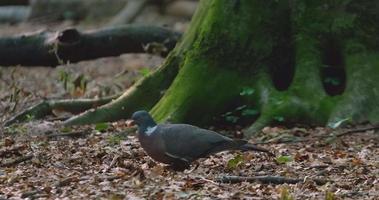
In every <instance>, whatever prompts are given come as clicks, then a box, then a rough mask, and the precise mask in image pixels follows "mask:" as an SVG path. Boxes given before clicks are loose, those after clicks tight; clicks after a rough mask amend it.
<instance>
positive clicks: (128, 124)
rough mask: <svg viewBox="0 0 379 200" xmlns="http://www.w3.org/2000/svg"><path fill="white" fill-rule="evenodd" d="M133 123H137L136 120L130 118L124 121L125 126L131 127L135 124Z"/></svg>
mask: <svg viewBox="0 0 379 200" xmlns="http://www.w3.org/2000/svg"><path fill="white" fill-rule="evenodd" d="M135 125H137V124H136V121H134V120H132V119H131V120H127V121H126V126H127V127H132V126H135Z"/></svg>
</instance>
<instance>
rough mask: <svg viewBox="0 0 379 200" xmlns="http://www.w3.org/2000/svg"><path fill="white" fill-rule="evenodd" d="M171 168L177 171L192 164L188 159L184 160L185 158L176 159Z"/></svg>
mask: <svg viewBox="0 0 379 200" xmlns="http://www.w3.org/2000/svg"><path fill="white" fill-rule="evenodd" d="M170 167H171V169H173V170H175V171H181V172H182V171H184V170H186V169H189V168H190V164H189V163H188V162H186V161H183V160H179V159H178V160H176V161H175V162H173V163H172V164H171V165H170Z"/></svg>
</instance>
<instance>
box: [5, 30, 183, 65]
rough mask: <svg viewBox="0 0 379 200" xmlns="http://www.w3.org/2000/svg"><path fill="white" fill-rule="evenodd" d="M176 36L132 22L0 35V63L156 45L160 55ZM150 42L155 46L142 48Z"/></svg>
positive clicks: (77, 57) (87, 56)
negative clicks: (87, 28)
mask: <svg viewBox="0 0 379 200" xmlns="http://www.w3.org/2000/svg"><path fill="white" fill-rule="evenodd" d="M180 36H181V34H180V33H178V32H174V31H171V30H169V29H165V28H161V27H153V26H132V25H129V26H119V27H113V28H107V29H100V30H94V31H86V32H80V31H78V30H77V29H75V28H69V29H65V30H63V31H58V32H48V31H40V32H37V33H32V34H23V35H19V36H12V37H3V38H0V57H1V59H0V65H2V66H14V65H23V66H53V67H54V66H57V65H62V64H65V63H73V62H79V61H83V60H91V59H95V58H100V57H107V56H119V55H121V54H125V53H146V52H147V51H148V52H147V53H157V50H156V49H157V48H160V49H162V52H159V53H160V54H161V55H167V53H168V52H169V51H170V50H171V49H173V48H174V46H175V44H176V42H177V40H178V39H179V38H180ZM150 44H154V45H155V46H157V48H155V49H151V50H150V51H149V50H146V46H149V45H150ZM158 44H159V45H158ZM150 46H151V45H150Z"/></svg>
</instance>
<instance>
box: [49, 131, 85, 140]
mask: <svg viewBox="0 0 379 200" xmlns="http://www.w3.org/2000/svg"><path fill="white" fill-rule="evenodd" d="M90 133H91V132H90V131H76V132H70V133H55V134H50V135H47V137H48V138H54V137H82V136H85V135H88V134H90Z"/></svg>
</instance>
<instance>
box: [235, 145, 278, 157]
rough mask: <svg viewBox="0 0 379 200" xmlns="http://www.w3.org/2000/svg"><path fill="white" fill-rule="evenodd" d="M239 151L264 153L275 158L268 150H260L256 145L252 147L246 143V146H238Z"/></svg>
mask: <svg viewBox="0 0 379 200" xmlns="http://www.w3.org/2000/svg"><path fill="white" fill-rule="evenodd" d="M239 149H240V150H242V151H260V152H265V153H267V154H269V155H270V156H275V154H273V153H271V152H270V150H268V149H265V148H262V147H258V146H256V145H253V144H250V143H246V144H244V145H242V146H240V147H239Z"/></svg>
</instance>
